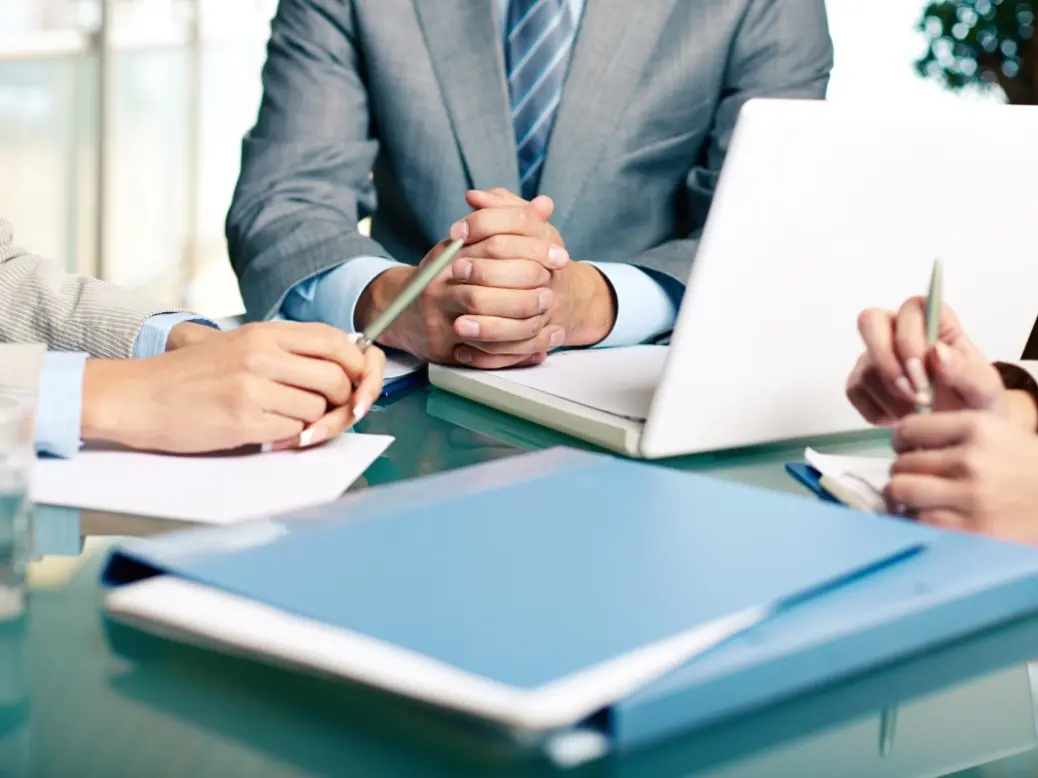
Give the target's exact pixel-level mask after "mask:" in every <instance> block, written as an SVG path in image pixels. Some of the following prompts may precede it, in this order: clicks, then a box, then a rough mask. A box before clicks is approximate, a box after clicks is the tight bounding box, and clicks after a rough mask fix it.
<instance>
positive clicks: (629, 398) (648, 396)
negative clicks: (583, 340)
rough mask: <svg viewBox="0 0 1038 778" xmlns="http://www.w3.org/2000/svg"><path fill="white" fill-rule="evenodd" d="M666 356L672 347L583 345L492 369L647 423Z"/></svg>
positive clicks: (517, 379)
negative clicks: (529, 364)
mask: <svg viewBox="0 0 1038 778" xmlns="http://www.w3.org/2000/svg"><path fill="white" fill-rule="evenodd" d="M666 358H667V347H666V346H625V347H623V348H603V349H582V350H580V351H563V352H561V353H557V354H551V355H550V356H549V357H548V359H547V360H545V362H544V363H543V364H540V365H537V366H536V367H522V368H518V369H515V370H495V371H491V372H492V373H493V374H494V375H497V376H500V377H501V378H505V379H508V380H509V381H514V382H515V383H517V384H521V385H523V386H528V387H530V388H531V389H537V390H539V391H542V392H545V393H547V394H550V395H554V396H555V397H561V398H563V399H566V400H571V401H572V402H576V403H580V404H581V405H586V406H588V407H589V408H597V409H598V410H600V411H605V412H606V413H612V414H614V415H616V416H623V417H625V418H628V419H634V420H636V421H644V420H645V418H646V417H647V416H648V415H649V406H650V405H651V404H652V395H653V392H655V391H656V386H657V384H659V382H660V376H661V375H662V373H663V363H664V361H665V360H666Z"/></svg>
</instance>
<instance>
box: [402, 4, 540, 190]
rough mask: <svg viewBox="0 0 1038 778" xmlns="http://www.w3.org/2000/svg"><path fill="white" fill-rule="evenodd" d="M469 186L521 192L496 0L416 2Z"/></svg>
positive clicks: (416, 9)
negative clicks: (498, 187)
mask: <svg viewBox="0 0 1038 778" xmlns="http://www.w3.org/2000/svg"><path fill="white" fill-rule="evenodd" d="M414 6H415V11H416V13H417V15H418V21H419V23H420V25H421V27H422V34H423V35H424V36H425V43H426V46H427V47H428V49H429V53H430V55H431V57H432V64H433V69H434V70H435V72H436V79H437V81H438V82H439V84H440V90H441V92H442V93H443V99H444V102H445V103H446V105H447V112H448V113H449V114H450V118H451V124H452V125H453V127H454V135H455V137H456V138H457V140H458V145H459V146H460V148H461V154H462V157H463V158H464V160H465V166H466V168H467V170H468V174H469V179H470V183H471V184H472V186H473V187H475V188H477V189H490V188H492V187H495V186H503V187H506V188H508V189H510V190H511V191H513V192H517V191H519V166H518V162H517V161H516V151H515V134H514V131H513V129H512V116H511V113H510V112H509V105H508V88H507V84H506V82H505V76H504V59H503V54H502V46H501V41H500V36H499V35H498V27H497V24H496V22H495V18H494V4H493V3H492V2H491V0H414Z"/></svg>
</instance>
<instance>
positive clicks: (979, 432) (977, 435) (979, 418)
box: [966, 413, 988, 443]
mask: <svg viewBox="0 0 1038 778" xmlns="http://www.w3.org/2000/svg"><path fill="white" fill-rule="evenodd" d="M985 421H986V419H985V417H984V416H983V415H982V414H979V413H974V414H970V417H969V420H968V421H967V422H966V439H967V440H969V441H971V442H973V443H983V442H984V441H985V440H986V439H987V436H988V430H987V424H986V423H985Z"/></svg>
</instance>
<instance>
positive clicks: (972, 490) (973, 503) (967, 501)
mask: <svg viewBox="0 0 1038 778" xmlns="http://www.w3.org/2000/svg"><path fill="white" fill-rule="evenodd" d="M988 502H989V497H988V495H987V494H986V489H985V488H984V487H983V486H981V485H978V484H972V485H971V486H970V487H969V488H968V489H967V490H966V493H965V495H964V496H963V504H964V506H965V508H966V513H967V514H968V515H970V516H978V515H980V514H982V513H984V512H985V508H986V506H987V504H988Z"/></svg>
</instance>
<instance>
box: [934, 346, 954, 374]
mask: <svg viewBox="0 0 1038 778" xmlns="http://www.w3.org/2000/svg"><path fill="white" fill-rule="evenodd" d="M933 350H934V352H935V353H936V354H937V361H938V362H940V363H941V367H943V368H944V369H945V370H947V369H948V368H950V367H951V363H952V350H951V349H950V348H948V347H947V346H946V345H945V344H943V343H941V342H940V341H938V342H937V343H936V344H935V345H934V347H933Z"/></svg>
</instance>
